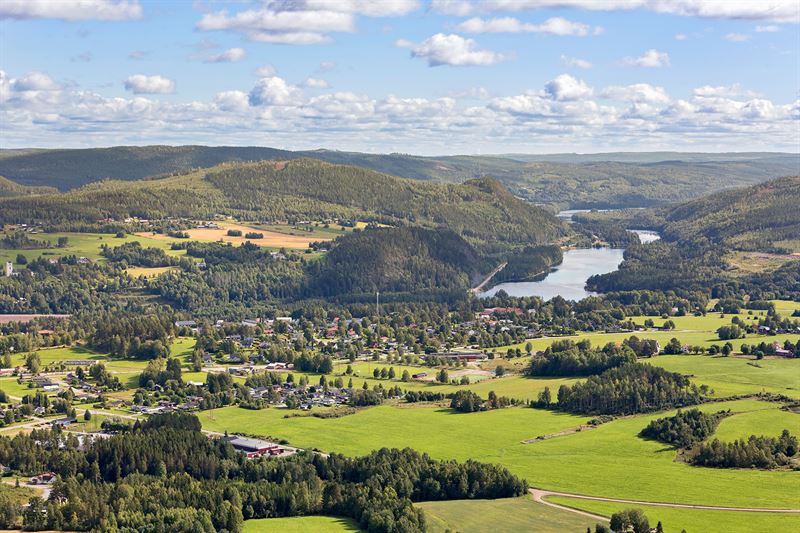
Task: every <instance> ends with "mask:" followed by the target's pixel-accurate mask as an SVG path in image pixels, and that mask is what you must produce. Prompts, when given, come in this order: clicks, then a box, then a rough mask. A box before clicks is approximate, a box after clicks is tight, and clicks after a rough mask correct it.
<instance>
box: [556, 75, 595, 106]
mask: <svg viewBox="0 0 800 533" xmlns="http://www.w3.org/2000/svg"><path fill="white" fill-rule="evenodd" d="M544 90H545V92H546V93H547V94H548V95H550V96H551V97H552V98H554V99H555V100H559V101H564V100H580V99H583V98H588V97H590V96H592V93H593V92H594V91H593V90H592V88H591V87H589V86H588V85H586V82H584V81H583V80H578V79H575V78H573V77H572V76H570V75H569V74H561V75H560V76H557V77H556V78H555V79H554V80H551V81H549V82H547V83H546V84H545V86H544Z"/></svg>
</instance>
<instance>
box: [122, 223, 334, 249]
mask: <svg viewBox="0 0 800 533" xmlns="http://www.w3.org/2000/svg"><path fill="white" fill-rule="evenodd" d="M217 226H218V227H213V228H190V229H187V230H186V231H185V233H187V234H188V235H189V240H193V241H200V242H227V243H231V244H234V245H240V244H243V243H245V242H252V243H253V244H257V245H259V246H265V247H267V248H288V249H293V250H305V249H306V248H308V245H309V244H310V243H312V242H314V241H325V240H330V239H332V238H333V236H332V235H327V236H326V235H313V234H308V233H305V232H297V233H293V232H277V231H267V230H263V229H260V228H256V227H252V226H247V225H243V224H237V223H233V222H220V223H219V224H218V225H217ZM230 230H233V231H235V232H240V234H239V235H228V231H230ZM248 233H261V234H262V235H263V237H262V238H260V239H250V238H247V237H246V234H248ZM136 235H137V236H139V237H147V238H152V239H154V240H160V241H164V242H176V241H180V240H185V239H175V238H174V237H170V236H168V235H164V234H149V233H146V232H142V233H137V234H136Z"/></svg>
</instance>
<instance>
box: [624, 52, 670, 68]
mask: <svg viewBox="0 0 800 533" xmlns="http://www.w3.org/2000/svg"><path fill="white" fill-rule="evenodd" d="M622 62H623V63H624V64H625V65H628V66H632V67H646V68H658V67H668V66H669V54H667V53H666V52H659V51H658V50H656V49H654V48H651V49H650V50H647V51H646V52H645V53H644V54H642V55H641V56H639V57H626V58H625V59H623V60H622Z"/></svg>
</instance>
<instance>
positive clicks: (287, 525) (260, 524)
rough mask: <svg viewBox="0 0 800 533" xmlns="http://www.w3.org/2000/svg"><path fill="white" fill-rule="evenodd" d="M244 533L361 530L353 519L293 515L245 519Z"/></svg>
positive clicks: (339, 532)
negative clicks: (288, 516)
mask: <svg viewBox="0 0 800 533" xmlns="http://www.w3.org/2000/svg"><path fill="white" fill-rule="evenodd" d="M243 531H244V533H262V532H275V533H310V532H312V531H313V532H314V533H342V532H346V531H361V529H359V527H358V524H357V523H356V522H355V520H351V519H350V518H335V517H330V516H295V517H291V518H261V519H257V520H245V522H244V530H243Z"/></svg>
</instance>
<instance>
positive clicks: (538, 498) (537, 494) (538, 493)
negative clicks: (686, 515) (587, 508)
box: [528, 488, 800, 520]
mask: <svg viewBox="0 0 800 533" xmlns="http://www.w3.org/2000/svg"><path fill="white" fill-rule="evenodd" d="M528 492H530V493H531V494H532V495H533V500H534V501H535V502H538V503H542V504H544V505H549V506H550V507H555V508H557V509H561V510H564V511H570V512H573V513H577V514H581V515H584V516H589V517H591V518H597V519H602V520H608V518H606V517H603V516H599V515H596V514H592V513H587V512H584V511H579V510H577V509H573V508H572V507H568V506H566V505H559V504H557V503H553V502H548V501H547V500H545V498H546V497H548V496H564V497H567V498H576V499H580V500H594V501H598V502H612V503H625V504H630V505H648V506H651V507H671V508H674V509H702V510H706V511H735V512H742V513H800V509H765V508H763V507H720V506H717V505H692V504H688V503H664V502H643V501H639V500H622V499H617V498H603V497H602V496H586V495H584V494H570V493H568V492H556V491H553V490H543V489H533V488H532V489H528Z"/></svg>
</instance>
